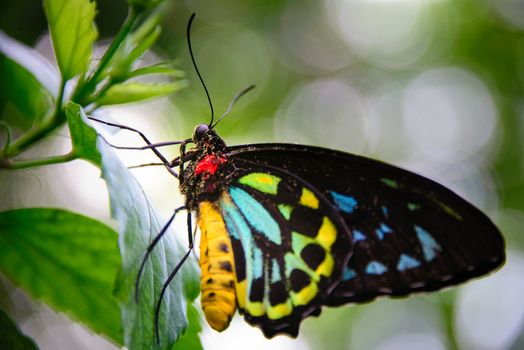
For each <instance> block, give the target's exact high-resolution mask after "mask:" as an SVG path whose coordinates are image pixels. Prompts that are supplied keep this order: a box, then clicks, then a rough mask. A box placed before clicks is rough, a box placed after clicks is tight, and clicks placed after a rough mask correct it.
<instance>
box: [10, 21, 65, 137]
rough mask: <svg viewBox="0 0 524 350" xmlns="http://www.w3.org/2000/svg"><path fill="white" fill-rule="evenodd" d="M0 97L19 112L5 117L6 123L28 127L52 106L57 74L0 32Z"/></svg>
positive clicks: (19, 44) (38, 55)
mask: <svg viewBox="0 0 524 350" xmlns="http://www.w3.org/2000/svg"><path fill="white" fill-rule="evenodd" d="M0 77H2V78H1V79H0V96H2V97H1V98H2V99H6V100H8V101H9V102H10V103H12V104H13V106H14V107H15V108H16V110H17V111H18V112H19V113H14V115H13V116H12V115H11V114H8V115H7V116H5V120H6V122H8V123H9V124H10V125H13V126H17V127H19V128H22V129H29V128H30V127H31V126H32V125H33V124H34V122H35V121H38V120H39V119H41V118H42V117H44V116H45V115H46V114H47V113H48V112H49V111H50V110H51V109H52V106H53V96H54V95H55V94H56V92H57V91H58V84H59V80H60V76H59V75H58V72H57V71H56V70H54V69H53V67H52V66H51V65H50V63H49V62H47V60H46V59H45V58H44V57H42V56H41V55H40V54H39V53H38V52H37V51H36V50H33V49H32V48H30V47H28V46H25V45H23V44H22V43H19V42H18V41H16V40H14V39H12V38H10V37H9V36H7V35H6V34H4V33H3V32H1V31H0Z"/></svg>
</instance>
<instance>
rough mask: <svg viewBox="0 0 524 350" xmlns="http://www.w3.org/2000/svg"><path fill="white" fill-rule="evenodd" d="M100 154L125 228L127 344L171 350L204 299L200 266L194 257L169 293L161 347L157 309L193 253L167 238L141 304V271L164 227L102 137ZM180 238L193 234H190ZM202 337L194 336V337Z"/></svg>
mask: <svg viewBox="0 0 524 350" xmlns="http://www.w3.org/2000/svg"><path fill="white" fill-rule="evenodd" d="M98 149H99V151H100V153H101V154H102V176H103V178H104V179H105V180H106V182H107V185H108V188H109V194H110V201H111V211H112V216H113V217H114V218H115V219H116V220H117V221H118V223H119V229H118V230H119V233H120V238H119V246H120V252H121V255H122V272H121V278H120V279H119V281H118V283H117V285H116V293H117V295H118V296H119V298H120V299H121V301H122V325H123V328H124V344H125V345H126V346H127V347H128V348H129V349H130V350H136V349H170V348H171V347H172V346H173V344H174V343H175V342H176V341H177V339H178V338H179V337H180V336H181V334H182V333H183V332H184V330H185V329H186V327H187V324H188V322H187V316H186V310H187V304H188V302H192V301H193V300H194V299H195V298H196V296H197V295H198V291H199V281H198V280H199V272H198V267H197V264H196V262H195V260H194V259H193V258H192V256H190V257H189V259H188V260H187V261H186V263H185V264H184V265H183V266H182V268H181V270H180V271H179V273H178V274H177V275H176V276H175V278H174V279H173V281H172V282H171V284H170V286H169V288H168V289H167V292H166V294H165V296H164V298H163V302H162V308H161V312H160V318H159V325H160V327H159V338H160V344H157V342H156V339H155V333H154V329H155V328H154V310H155V306H156V303H157V301H158V298H159V295H160V291H161V288H162V285H163V283H164V282H165V281H166V279H167V277H168V275H169V273H170V272H171V271H172V270H173V268H174V266H175V265H176V264H177V262H178V261H180V259H181V257H182V256H183V255H184V254H185V252H186V251H187V248H186V247H183V246H182V245H181V244H180V243H178V242H177V241H176V240H175V239H174V236H173V232H169V231H168V232H167V233H166V234H165V236H164V237H163V238H162V239H161V240H160V241H159V243H158V244H157V246H156V247H155V249H154V250H153V252H152V254H151V256H150V257H149V259H148V261H147V263H146V265H145V269H144V273H143V275H142V279H141V281H140V289H139V291H140V294H139V298H138V303H137V302H136V301H135V298H134V285H135V281H136V276H137V272H138V268H139V265H140V262H141V261H142V258H143V257H144V254H145V251H146V248H147V246H148V245H149V243H150V242H151V241H152V240H153V238H154V237H155V236H156V235H157V233H158V232H160V229H161V227H162V224H160V223H159V220H158V217H157V214H156V213H155V211H154V209H153V208H152V206H151V204H150V202H149V200H148V199H147V197H146V195H145V193H144V191H143V190H142V188H141V187H140V186H139V184H138V183H137V181H136V180H135V178H134V177H133V176H132V175H131V173H130V172H129V170H128V169H127V168H126V167H125V166H124V165H123V164H122V163H121V162H120V160H119V159H118V157H117V156H116V155H115V153H114V151H113V149H112V148H111V147H110V146H108V145H107V144H106V143H105V141H104V140H103V139H101V138H99V140H98ZM178 234H182V235H187V233H186V232H178ZM194 322H198V321H197V320H195V321H194ZM196 333H197V332H192V334H193V336H194V337H196ZM190 342H191V341H190ZM197 342H198V340H197ZM193 343H194V341H193Z"/></svg>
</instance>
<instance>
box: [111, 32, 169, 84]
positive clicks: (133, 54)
mask: <svg viewBox="0 0 524 350" xmlns="http://www.w3.org/2000/svg"><path fill="white" fill-rule="evenodd" d="M160 32H161V29H160V26H157V27H155V28H153V30H152V31H151V32H150V33H148V35H146V36H145V38H143V40H140V41H139V42H136V43H135V42H134V40H132V38H133V37H132V36H130V37H129V40H126V42H125V44H124V45H122V49H121V50H120V51H119V52H118V57H115V58H114V59H113V62H114V63H113V65H112V67H111V76H112V77H113V80H115V81H125V80H127V79H128V78H129V71H130V70H131V67H132V66H133V64H134V63H135V61H136V60H138V58H140V56H142V55H143V54H144V53H145V52H146V51H147V50H149V49H150V48H151V46H153V44H154V43H155V41H156V40H157V39H158V37H159V36H160Z"/></svg>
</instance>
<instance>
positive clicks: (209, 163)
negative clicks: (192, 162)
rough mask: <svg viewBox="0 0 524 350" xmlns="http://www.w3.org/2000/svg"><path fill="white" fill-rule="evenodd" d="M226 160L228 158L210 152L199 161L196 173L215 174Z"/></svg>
mask: <svg viewBox="0 0 524 350" xmlns="http://www.w3.org/2000/svg"><path fill="white" fill-rule="evenodd" d="M225 162H226V158H223V157H217V156H215V155H214V154H208V155H207V156H205V157H204V158H203V159H202V160H201V161H200V162H198V164H197V166H196V169H195V175H198V174H202V173H204V174H211V175H213V174H215V173H216V171H217V169H218V166H219V165H220V164H222V163H225Z"/></svg>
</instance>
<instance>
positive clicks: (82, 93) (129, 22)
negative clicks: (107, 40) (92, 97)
mask: <svg viewBox="0 0 524 350" xmlns="http://www.w3.org/2000/svg"><path fill="white" fill-rule="evenodd" d="M137 18H138V14H137V12H136V11H135V10H134V9H133V7H130V8H129V13H128V15H127V18H126V20H125V22H124V24H123V25H122V27H121V28H120V31H119V32H118V34H117V35H116V37H115V39H114V40H113V42H112V43H111V45H110V46H109V48H108V49H107V51H106V52H105V53H104V56H103V57H102V59H101V61H100V64H99V65H98V67H97V68H96V70H95V72H94V73H93V75H92V76H91V78H89V80H88V81H87V82H86V83H85V84H83V85H79V86H78V89H77V91H75V93H74V95H73V98H72V100H73V101H75V102H80V104H83V102H84V101H82V100H83V99H85V98H86V96H87V95H89V94H91V93H92V92H93V90H94V89H95V88H96V85H97V84H98V79H99V77H100V75H101V74H102V73H103V72H104V70H105V68H106V67H107V65H108V64H109V62H110V61H111V58H112V57H113V55H114V54H115V52H116V51H117V49H118V48H119V47H120V45H121V44H122V43H123V42H124V39H125V38H126V36H127V35H128V34H129V32H130V31H131V29H132V28H133V25H134V24H135V21H136V19H137Z"/></svg>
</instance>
